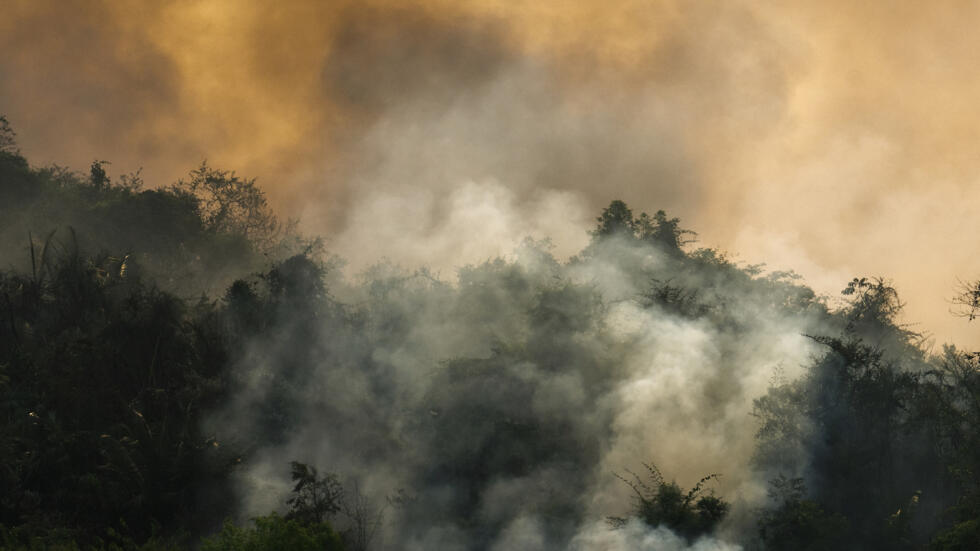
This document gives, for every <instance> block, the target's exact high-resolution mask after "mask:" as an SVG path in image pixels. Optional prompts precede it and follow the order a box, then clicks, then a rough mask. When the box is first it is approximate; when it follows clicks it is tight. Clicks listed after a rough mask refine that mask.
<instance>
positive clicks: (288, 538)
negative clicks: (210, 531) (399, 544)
mask: <svg viewBox="0 0 980 551" xmlns="http://www.w3.org/2000/svg"><path fill="white" fill-rule="evenodd" d="M282 549H288V550H290V551H343V549H344V545H343V543H342V541H341V539H340V536H338V535H337V533H336V532H334V531H333V528H331V527H330V525H329V524H328V523H326V522H316V523H304V522H301V521H300V520H298V519H291V518H283V517H281V516H279V515H277V514H276V513H272V514H271V515H268V516H264V517H256V518H254V519H252V526H249V527H240V526H236V525H235V524H234V523H232V522H231V521H226V522H225V524H224V527H223V528H222V529H221V532H219V533H218V534H216V535H214V536H211V537H208V538H205V539H204V540H203V541H202V542H201V551H279V550H282Z"/></svg>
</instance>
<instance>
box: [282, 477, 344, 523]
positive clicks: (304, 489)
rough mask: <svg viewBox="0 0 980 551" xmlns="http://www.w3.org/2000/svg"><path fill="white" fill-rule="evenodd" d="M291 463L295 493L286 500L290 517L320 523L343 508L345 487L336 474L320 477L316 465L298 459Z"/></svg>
mask: <svg viewBox="0 0 980 551" xmlns="http://www.w3.org/2000/svg"><path fill="white" fill-rule="evenodd" d="M289 466H290V468H291V475H292V478H293V482H294V484H295V485H294V486H293V491H292V496H290V498H289V499H288V500H286V504H287V505H289V513H288V514H287V515H286V518H287V519H296V520H299V521H300V522H303V523H305V524H318V523H321V522H323V521H324V520H325V519H326V518H327V517H328V516H329V515H333V514H335V513H337V512H338V511H340V504H341V501H342V500H343V498H344V488H343V486H341V485H340V482H339V481H338V480H337V476H336V475H334V474H331V473H327V474H326V475H324V476H322V477H321V476H320V474H319V473H318V472H317V470H316V467H310V466H309V465H306V464H304V463H300V462H298V461H293V462H291V463H290V464H289Z"/></svg>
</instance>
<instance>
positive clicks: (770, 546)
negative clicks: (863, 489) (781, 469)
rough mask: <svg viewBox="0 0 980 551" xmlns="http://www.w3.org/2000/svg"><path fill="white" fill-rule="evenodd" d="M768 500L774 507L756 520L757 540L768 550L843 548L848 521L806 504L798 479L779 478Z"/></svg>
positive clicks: (809, 503) (807, 501) (827, 549)
mask: <svg viewBox="0 0 980 551" xmlns="http://www.w3.org/2000/svg"><path fill="white" fill-rule="evenodd" d="M770 484H771V485H770V489H769V496H770V497H771V498H772V499H773V500H774V502H775V503H776V506H775V507H774V508H771V509H767V510H765V511H763V513H762V515H761V516H760V518H759V524H758V525H759V536H760V539H761V541H762V543H763V545H764V546H765V549H767V550H773V551H796V550H799V551H837V550H838V549H843V548H846V542H847V539H846V534H847V526H848V523H847V519H846V518H844V517H843V516H842V515H839V514H833V513H828V512H826V511H824V509H823V508H822V507H821V506H820V504H818V503H816V502H814V501H811V500H808V499H806V498H805V496H806V487H805V486H804V484H803V480H802V479H800V478H794V479H787V478H785V477H782V476H780V477H778V478H776V479H775V480H773V481H772V482H771V483H770Z"/></svg>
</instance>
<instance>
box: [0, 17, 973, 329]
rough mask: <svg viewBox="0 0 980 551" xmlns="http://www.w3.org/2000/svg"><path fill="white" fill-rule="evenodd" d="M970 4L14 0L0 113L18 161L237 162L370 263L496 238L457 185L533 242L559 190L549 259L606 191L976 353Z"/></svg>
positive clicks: (416, 258)
mask: <svg viewBox="0 0 980 551" xmlns="http://www.w3.org/2000/svg"><path fill="white" fill-rule="evenodd" d="M976 9H977V8H976V6H975V5H973V4H972V3H968V2H958V3H954V4H948V3H947V4H943V5H942V6H923V5H921V4H919V3H915V2H899V3H889V4H887V5H884V4H882V5H877V4H874V5H866V6H865V5H861V6H856V5H853V3H848V2H842V3H836V2H835V3H833V4H827V3H821V4H819V5H813V6H804V5H798V4H794V5H792V6H789V5H787V6H778V7H777V6H772V5H770V4H768V3H759V2H754V1H749V0H746V1H740V2H724V3H717V4H698V5H696V6H694V5H690V4H688V3H679V2H672V1H666V0H664V1H658V2H635V1H631V0H622V1H617V2H612V3H609V2H602V3H599V4H592V3H577V4H576V5H574V6H569V5H567V3H565V2H560V3H548V2H544V3H541V2H536V3H534V4H533V5H532V4H528V5H525V4H523V3H512V2H507V3H500V2H493V1H484V2H467V3H466V4H465V5H458V4H457V3H450V2H442V1H428V2H422V1H418V2H384V1H375V2H370V3H363V2H355V3H349V2H331V3H329V4H325V3H319V2H287V3H279V4H277V5H276V7H265V8H264V7H262V6H259V5H249V6H243V5H241V4H240V3H237V2H227V1H224V0H212V1H208V2H166V3H164V2H160V3H139V4H138V5H137V4H131V3H109V2H105V3H95V4H93V3H91V2H86V3H67V4H66V3H64V2H43V1H42V2H35V1H30V2H28V1H23V0H15V1H14V2H12V3H11V2H8V3H7V5H6V6H5V17H4V18H3V19H4V21H2V22H0V31H2V33H0V36H2V38H0V49H2V50H3V51H4V52H5V55H4V56H3V59H2V60H0V108H2V109H3V111H4V112H5V113H6V115H7V116H8V118H10V120H11V121H12V122H13V123H14V125H15V127H16V128H18V129H19V131H20V140H21V145H22V149H23V150H24V152H25V154H26V155H27V156H28V157H30V158H32V159H38V160H42V161H43V160H45V159H50V160H59V161H60V162H64V161H65V160H67V161H68V162H69V163H70V164H71V166H73V167H84V166H87V164H88V163H89V162H91V160H92V159H94V158H99V159H102V158H105V159H107V160H110V161H112V162H113V163H115V164H114V165H113V169H114V170H115V171H116V172H117V173H123V172H128V171H131V170H135V169H136V168H138V167H140V166H142V167H144V169H145V170H144V174H145V176H146V178H147V181H148V182H150V183H153V184H158V185H165V184H167V183H170V182H172V181H173V180H175V179H176V178H178V177H179V176H181V175H183V174H186V172H187V171H188V170H189V169H190V168H191V167H193V166H195V165H196V164H197V163H198V162H199V161H200V160H201V159H203V158H205V157H206V158H208V159H209V160H210V161H211V162H212V164H215V165H217V166H225V167H229V168H234V169H236V170H238V171H239V172H240V173H244V174H247V175H250V176H257V177H258V178H259V180H260V182H261V183H262V184H263V185H264V187H265V189H267V190H268V192H269V193H270V195H271V197H272V199H273V201H274V203H275V204H276V205H278V206H279V207H280V208H281V209H282V210H283V211H285V212H286V213H287V214H289V215H292V216H300V217H302V220H303V222H304V224H305V228H306V229H307V230H309V231H311V232H314V233H320V234H325V235H327V236H329V237H330V238H331V247H332V248H333V249H334V250H336V251H337V252H339V253H342V254H343V255H345V256H347V257H348V258H349V259H350V260H351V261H352V262H354V263H355V264H359V265H362V266H363V265H366V264H367V263H370V260H369V259H371V258H375V257H377V256H379V255H384V256H388V257H391V258H393V259H397V260H399V261H401V262H404V263H405V264H407V265H417V264H419V263H426V264H428V265H433V266H439V267H442V268H443V269H447V270H448V269H451V268H452V266H455V265H456V264H459V263H461V262H463V263H465V262H472V261H479V260H484V259H486V258H489V257H490V256H492V254H494V253H496V252H499V251H500V250H507V249H508V248H510V247H512V246H513V245H515V241H514V239H519V238H520V236H517V237H514V238H512V236H510V235H508V236H506V241H507V243H506V244H502V243H503V242H502V241H501V239H504V236H502V235H501V234H500V233H499V232H493V231H491V232H489V233H487V234H483V233H482V232H480V231H479V230H477V229H476V228H474V229H473V231H470V232H464V233H460V232H459V228H458V225H456V224H453V223H446V220H447V219H450V218H451V217H452V214H451V213H449V212H448V211H449V210H450V209H452V208H454V206H456V203H454V201H458V200H459V198H460V196H461V195H467V194H470V195H472V189H470V190H469V191H467V189H468V186H469V187H470V188H471V187H472V185H473V184H472V183H473V182H477V183H479V185H482V183H484V182H493V184H492V185H491V187H490V188H489V189H488V190H485V191H483V192H481V193H483V194H484V195H485V196H486V197H487V198H490V197H494V198H497V199H499V198H500V197H501V196H503V195H507V194H511V195H510V197H511V198H510V199H507V200H508V201H513V202H514V203H515V204H523V203H525V202H528V203H529V205H527V206H525V207H524V208H522V209H518V211H519V217H520V218H521V219H522V223H521V224H520V225H519V227H520V231H527V232H530V233H531V234H535V235H539V236H540V235H543V234H544V233H545V232H546V230H549V231H550V230H554V229H556V228H555V226H554V222H555V220H553V219H551V218H547V216H550V214H549V213H546V219H545V220H541V221H539V220H538V217H537V216H536V215H537V213H538V209H540V208H545V210H547V208H548V207H547V206H544V205H546V204H552V205H555V204H553V203H549V202H548V199H547V198H549V197H552V196H556V195H557V196H560V197H561V200H560V201H559V202H558V203H557V206H560V207H561V208H570V214H569V215H568V216H567V217H565V218H566V219H565V220H564V226H565V227H564V229H563V231H561V232H555V233H552V234H551V235H552V237H553V238H554V239H555V242H556V245H557V246H558V250H557V252H558V253H559V254H560V255H562V254H571V253H573V252H574V251H575V250H576V249H577V248H578V246H579V245H581V241H576V239H580V238H579V237H578V236H580V235H581V232H582V230H583V229H585V228H586V227H587V223H586V222H587V221H586V220H584V219H583V217H582V216H581V212H594V211H595V210H596V209H597V208H598V207H600V206H601V205H603V204H605V203H606V202H607V201H608V200H609V199H610V198H612V197H618V198H622V199H625V200H627V201H628V202H629V203H630V204H635V205H642V206H644V207H646V208H649V209H655V208H661V207H663V208H666V209H668V210H669V211H670V212H673V213H676V214H678V215H680V216H681V217H682V218H684V219H685V220H687V221H689V223H690V225H691V226H692V227H696V228H698V229H699V231H700V232H701V237H702V242H703V243H705V244H707V245H710V246H716V247H721V248H723V249H726V250H730V251H733V252H737V253H739V254H740V255H742V257H743V258H745V259H747V260H750V261H762V260H765V261H767V262H769V263H770V264H771V265H772V266H773V267H774V268H779V269H785V268H793V269H796V270H797V271H799V272H801V273H803V274H804V275H805V276H806V277H807V278H808V281H809V282H810V283H811V284H812V285H814V286H815V287H816V288H817V289H818V290H819V291H821V292H823V293H827V294H833V293H835V292H836V291H837V290H839V288H840V287H842V285H843V282H846V281H847V280H848V279H849V278H850V277H852V276H854V275H861V274H880V275H885V276H887V277H892V278H894V281H895V284H896V285H897V286H898V288H899V290H900V291H902V292H903V296H905V297H906V298H907V300H908V302H909V305H908V310H907V311H908V317H909V319H914V320H920V321H922V322H923V325H922V326H919V329H921V330H924V331H926V332H932V333H934V334H936V335H937V338H938V339H939V340H952V341H955V342H960V343H971V342H973V341H974V340H975V338H974V337H972V336H971V335H970V334H969V328H966V327H964V326H963V324H961V323H959V322H958V321H957V320H955V319H952V318H951V317H950V316H949V314H948V307H949V306H948V302H947V300H948V298H949V296H950V295H951V294H952V289H953V288H954V287H955V285H956V279H957V277H962V278H969V277H973V276H974V275H975V274H976V273H977V272H980V263H978V261H977V260H976V255H973V254H972V252H971V249H970V244H969V242H968V241H967V240H968V239H970V236H972V235H975V233H976V231H977V229H978V228H977V224H978V222H977V221H976V217H973V216H970V213H972V212H973V211H975V210H976V207H977V206H978V205H977V202H978V201H980V199H978V198H977V196H976V194H973V193H971V190H972V188H973V184H974V174H976V172H977V169H978V168H980V155H977V152H976V151H975V147H974V146H973V145H972V144H974V143H976V142H977V139H976V138H977V135H976V133H977V130H976V128H975V127H974V126H975V125H972V124H971V122H970V121H973V120H975V119H976V117H975V116H972V115H976V109H977V107H976V102H975V101H974V98H975V97H976V91H977V88H978V81H977V78H975V76H971V75H974V73H975V72H974V71H972V67H973V65H974V61H975V60H974V55H973V52H975V51H976V50H977V44H975V41H976V40H978V39H977V38H976V37H975V33H972V32H970V29H969V28H968V27H967V25H968V24H969V23H968V22H969V21H972V20H973V17H972V15H976V14H975V13H973V12H975V10H976ZM406 204H410V205H413V208H411V209H410V210H409V211H408V212H404V211H402V210H401V206H402V205H406ZM575 204H577V205H580V206H579V207H578V208H574V207H573V206H571V205H575ZM557 206H556V208H557ZM441 229H446V230H449V231H450V234H449V235H450V237H443V236H441V235H440V236H439V237H435V235H436V232H438V231H440V230H441ZM520 231H514V232H512V233H514V234H515V235H517V234H518V233H520ZM389 235H403V236H406V238H407V237H409V236H410V237H411V238H413V239H414V238H416V237H418V238H423V239H424V238H427V237H434V238H435V239H436V241H440V242H443V243H448V241H451V240H453V239H456V240H459V241H465V242H466V243H469V244H471V246H469V247H466V248H464V249H463V250H460V249H459V247H456V246H454V245H448V244H447V245H445V246H443V245H439V246H435V247H433V248H431V249H425V250H421V251H420V250H419V249H421V247H406V246H405V245H404V242H405V241H406V240H407V239H396V240H389V239H386V238H385V237H386V236H389ZM939 244H941V245H942V246H937V245H939ZM449 250H452V251H453V253H454V254H450V255H449V256H447V254H448V253H447V251H449ZM896 250H901V251H904V252H905V254H901V255H900V254H895V252H894V251H896ZM450 257H457V258H450ZM909 258H915V259H917V260H916V261H915V262H910V261H909Z"/></svg>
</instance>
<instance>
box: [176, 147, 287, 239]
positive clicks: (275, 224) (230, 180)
mask: <svg viewBox="0 0 980 551" xmlns="http://www.w3.org/2000/svg"><path fill="white" fill-rule="evenodd" d="M174 191H176V192H178V193H187V194H190V195H191V196H193V197H195V198H196V199H197V201H198V208H199V212H200V216H201V220H202V221H203V222H204V226H205V228H206V229H208V230H209V231H212V232H215V233H228V234H234V235H240V236H242V237H245V238H246V239H249V240H251V241H252V242H254V243H257V244H259V245H260V246H262V247H271V246H272V245H273V244H274V243H273V242H274V241H275V238H276V237H277V236H278V235H279V234H280V233H281V229H282V225H281V224H280V223H279V219H278V218H277V217H276V215H275V214H274V213H273V212H272V209H271V208H270V207H269V205H268V202H267V201H266V198H265V194H264V193H263V192H262V190H260V189H259V188H258V186H257V185H255V179H254V178H253V179H246V178H239V177H238V176H237V175H235V173H234V172H230V171H227V170H217V169H214V168H211V167H209V166H208V164H207V162H206V161H205V162H202V163H201V166H199V167H198V168H196V169H194V170H192V171H191V173H190V178H189V179H187V180H178V182H177V183H176V184H175V185H174Z"/></svg>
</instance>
